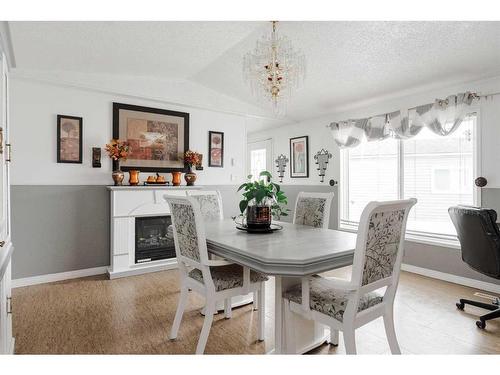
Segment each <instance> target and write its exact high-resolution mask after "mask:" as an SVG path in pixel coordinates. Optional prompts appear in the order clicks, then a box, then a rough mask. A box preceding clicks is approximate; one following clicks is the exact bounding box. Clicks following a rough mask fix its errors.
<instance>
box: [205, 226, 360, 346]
mask: <svg viewBox="0 0 500 375" xmlns="http://www.w3.org/2000/svg"><path fill="white" fill-rule="evenodd" d="M273 223H275V224H278V225H279V226H280V227H281V229H280V230H276V231H273V232H269V233H249V232H246V231H242V230H238V229H237V228H236V224H235V222H234V221H233V220H231V219H224V220H220V221H212V222H209V223H207V224H206V226H205V234H206V239H207V244H208V245H209V249H210V252H211V253H213V254H215V255H217V256H219V257H223V258H225V259H227V260H230V261H232V262H234V263H237V264H240V265H242V266H245V267H248V268H250V269H252V270H255V271H258V272H261V273H263V274H266V275H270V276H274V283H275V288H274V303H275V306H274V307H275V309H274V311H275V314H274V324H275V326H274V327H275V329H274V349H272V350H270V351H269V353H274V354H283V353H289V350H288V346H287V337H286V332H287V329H286V328H292V329H293V330H294V331H295V337H296V339H295V345H294V347H295V348H296V352H295V353H297V354H303V353H306V352H308V351H310V350H312V349H314V348H316V347H318V346H320V345H322V344H323V343H325V341H327V339H328V335H327V333H328V332H327V330H326V328H327V327H325V326H324V325H322V324H320V323H316V322H314V321H312V320H306V319H304V318H302V317H300V316H296V317H295V318H294V320H293V321H294V326H293V327H285V326H284V324H286V323H285V322H284V311H283V303H282V301H283V300H282V293H283V291H284V290H286V289H287V288H290V287H291V286H293V285H296V284H299V283H301V282H302V280H303V279H304V278H306V277H309V276H311V275H314V274H318V273H321V272H325V271H329V270H333V269H336V268H340V267H345V266H348V265H351V264H352V262H353V257H354V249H355V247H356V234H354V233H350V232H344V231H339V230H333V229H323V228H314V227H311V226H306V225H297V224H292V223H287V222H275V221H274V222H273Z"/></svg>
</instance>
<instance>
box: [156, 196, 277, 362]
mask: <svg viewBox="0 0 500 375" xmlns="http://www.w3.org/2000/svg"><path fill="white" fill-rule="evenodd" d="M164 198H165V200H166V201H167V203H168V205H169V207H170V211H171V213H172V226H173V233H174V243H175V252H176V256H177V263H178V266H179V275H180V290H181V294H180V298H179V303H178V305H177V312H176V314H175V318H174V322H173V324H172V329H171V331H170V339H175V338H177V333H178V331H179V327H180V324H181V320H182V315H183V313H184V309H185V308H186V303H187V298H188V290H189V289H191V290H193V291H195V292H197V293H199V294H201V295H203V296H204V297H205V300H206V304H205V318H204V319H205V320H204V322H203V328H202V330H201V333H200V338H199V340H198V345H197V346H196V354H203V352H204V350H205V345H206V343H207V339H208V335H209V332H210V328H211V326H212V321H213V317H214V313H215V305H216V303H217V302H218V301H225V300H226V299H227V298H231V297H236V296H240V295H245V294H248V293H250V292H254V291H258V292H259V293H258V295H259V306H261V307H262V308H261V309H260V310H259V314H258V320H259V323H258V339H259V340H261V341H262V340H264V323H265V292H264V291H265V287H264V282H265V281H266V280H267V279H268V278H267V277H266V276H265V275H262V274H260V273H258V272H255V271H251V270H250V269H248V268H246V267H242V266H240V265H237V264H234V263H231V262H228V261H226V260H210V259H209V258H208V250H207V242H206V237H205V226H204V222H203V217H202V214H201V210H200V208H199V205H198V203H197V201H196V200H195V199H194V198H192V197H188V196H185V197H181V196H169V195H165V196H164Z"/></svg>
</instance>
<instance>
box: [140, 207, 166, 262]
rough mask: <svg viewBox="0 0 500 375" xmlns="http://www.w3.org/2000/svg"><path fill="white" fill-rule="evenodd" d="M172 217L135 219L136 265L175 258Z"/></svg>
mask: <svg viewBox="0 0 500 375" xmlns="http://www.w3.org/2000/svg"><path fill="white" fill-rule="evenodd" d="M171 225H172V219H171V218H170V216H145V217H136V218H135V263H145V262H152V261H155V260H162V259H169V258H175V245H174V237H173V231H172V229H170V230H169V227H170V226H171Z"/></svg>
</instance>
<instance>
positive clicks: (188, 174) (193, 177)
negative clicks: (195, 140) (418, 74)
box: [184, 166, 196, 186]
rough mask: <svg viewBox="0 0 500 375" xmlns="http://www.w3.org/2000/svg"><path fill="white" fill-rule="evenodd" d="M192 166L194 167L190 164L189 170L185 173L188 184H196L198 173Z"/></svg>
mask: <svg viewBox="0 0 500 375" xmlns="http://www.w3.org/2000/svg"><path fill="white" fill-rule="evenodd" d="M191 168H192V167H191V166H189V170H188V171H187V172H186V173H185V174H184V179H185V180H186V184H187V186H194V182H195V181H196V173H194V172H193V170H192V169H191Z"/></svg>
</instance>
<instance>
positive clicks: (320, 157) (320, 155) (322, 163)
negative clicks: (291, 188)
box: [314, 148, 332, 182]
mask: <svg viewBox="0 0 500 375" xmlns="http://www.w3.org/2000/svg"><path fill="white" fill-rule="evenodd" d="M331 158H332V154H331V153H330V152H329V151H328V150H325V149H323V148H322V149H321V151H318V152H317V153H316V155H314V160H316V164H317V165H318V168H317V170H318V171H319V177H321V182H324V181H325V172H326V169H327V168H328V162H329V160H330V159H331Z"/></svg>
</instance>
